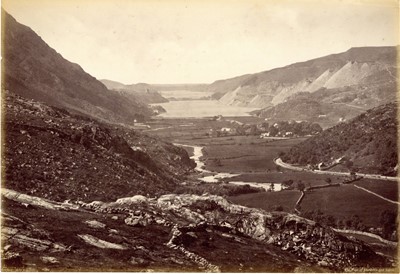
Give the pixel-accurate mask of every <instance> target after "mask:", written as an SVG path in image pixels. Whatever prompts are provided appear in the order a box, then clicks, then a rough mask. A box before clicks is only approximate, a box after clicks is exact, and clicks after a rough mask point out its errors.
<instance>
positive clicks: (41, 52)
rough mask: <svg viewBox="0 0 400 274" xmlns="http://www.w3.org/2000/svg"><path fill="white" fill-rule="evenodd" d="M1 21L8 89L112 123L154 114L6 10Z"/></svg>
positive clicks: (129, 120) (4, 82)
mask: <svg viewBox="0 0 400 274" xmlns="http://www.w3.org/2000/svg"><path fill="white" fill-rule="evenodd" d="M2 19H3V29H2V38H3V52H2V55H3V68H4V77H3V82H2V85H3V87H4V88H5V89H6V90H12V91H13V92H15V93H17V94H19V95H21V96H23V97H26V98H31V99H35V100H38V101H41V102H45V103H47V104H50V105H53V106H57V107H62V108H66V109H69V110H71V111H74V112H76V113H80V114H84V115H88V116H91V117H95V118H97V119H100V120H103V121H107V122H111V123H126V124H130V123H132V122H133V121H134V120H135V119H136V120H141V119H145V118H146V117H149V116H151V115H152V114H153V111H152V110H151V109H150V108H148V107H147V106H146V105H145V104H143V103H140V102H138V101H137V100H136V99H135V97H134V96H131V95H129V94H127V93H120V92H116V91H110V90H108V89H107V88H106V86H104V85H103V84H102V83H101V82H100V81H98V80H96V78H94V77H92V76H91V75H89V74H88V73H86V72H85V71H84V70H83V69H82V68H81V67H80V66H79V65H78V64H74V63H71V62H69V61H68V60H66V59H64V58H63V57H62V56H61V55H60V54H59V53H57V52H56V51H55V50H54V49H52V48H51V47H49V46H48V45H47V44H46V43H45V42H44V41H43V40H42V39H41V38H40V37H39V36H38V35H37V34H36V33H35V32H34V31H32V30H31V29H30V28H29V27H27V26H24V25H22V24H20V23H18V22H17V21H16V20H15V19H14V18H13V17H12V16H10V15H9V14H8V13H6V12H5V11H4V10H2Z"/></svg>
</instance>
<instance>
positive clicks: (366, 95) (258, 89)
mask: <svg viewBox="0 0 400 274" xmlns="http://www.w3.org/2000/svg"><path fill="white" fill-rule="evenodd" d="M396 55H397V49H396V47H361V48H351V49H349V50H348V51H346V52H344V53H339V54H332V55H329V56H325V57H321V58H317V59H313V60H309V61H306V62H301V63H295V64H292V65H289V66H286V67H282V68H276V69H272V70H269V71H264V72H260V73H255V74H247V75H243V76H239V77H235V78H232V79H227V80H219V81H216V82H214V83H212V84H211V85H210V86H209V87H208V90H209V91H212V92H214V95H213V97H214V98H215V99H219V100H220V101H221V102H223V103H225V104H228V105H236V106H249V107H260V108H263V109H262V110H261V111H259V112H256V114H258V115H260V116H261V117H265V118H275V116H281V115H285V116H287V117H288V119H296V117H299V116H298V114H299V113H301V114H302V116H303V117H302V119H310V118H313V117H314V115H322V116H324V115H326V116H328V114H329V113H326V112H324V110H325V108H326V107H328V109H329V104H330V105H331V106H330V107H331V108H332V109H333V112H332V115H333V116H335V118H334V119H335V120H334V119H333V118H332V119H330V121H328V122H331V123H332V122H336V123H337V122H338V120H336V118H341V117H342V116H343V115H341V114H342V113H344V114H346V113H348V115H347V117H342V118H352V117H354V116H355V115H356V114H359V113H360V112H359V111H357V109H361V110H366V109H368V108H371V107H374V106H377V105H379V104H382V103H387V102H390V101H393V100H394V99H395V97H396ZM299 93H303V94H302V96H301V97H296V95H297V94H299ZM304 93H307V94H308V96H305V94H304ZM298 99H300V101H299V100H298ZM321 99H322V101H321ZM286 102H287V104H286V105H285V103H286ZM281 104H283V105H281ZM332 104H334V105H332ZM293 107H295V108H293ZM309 107H311V109H309ZM328 111H329V110H328ZM307 112H309V113H307ZM314 118H315V117H314ZM328 118H329V116H328Z"/></svg>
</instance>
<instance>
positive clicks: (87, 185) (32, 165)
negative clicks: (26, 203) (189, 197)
mask: <svg viewBox="0 0 400 274" xmlns="http://www.w3.org/2000/svg"><path fill="white" fill-rule="evenodd" d="M4 93H5V94H6V97H5V102H4V103H5V108H4V109H5V111H6V119H5V124H4V130H5V132H6V136H5V149H4V162H3V163H4V165H5V170H4V171H5V172H4V174H5V181H6V182H7V183H6V186H7V188H10V189H13V190H17V191H19V192H22V193H26V194H34V195H35V196H39V197H44V198H51V199H53V200H56V201H64V200H66V199H73V200H84V201H91V200H95V199H101V200H113V199H116V198H118V197H121V196H125V195H134V194H143V195H148V194H150V195H155V194H157V193H168V192H170V191H172V190H173V189H175V187H176V185H177V184H178V182H180V180H182V177H183V176H184V174H185V173H187V172H188V171H189V170H191V169H192V168H193V166H194V162H193V161H191V160H190V159H189V157H188V155H187V153H186V151H185V150H183V149H181V148H178V147H175V146H173V145H172V144H169V143H165V142H162V141H160V140H158V139H154V138H151V137H148V136H146V135H142V134H139V133H138V132H136V131H133V130H130V129H128V128H125V127H117V126H112V127H111V126H108V125H106V124H102V123H99V122H96V121H95V120H93V119H90V118H86V117H83V116H79V115H73V114H71V113H69V112H68V111H65V110H63V109H57V108H54V107H49V106H46V105H44V104H41V103H39V102H37V101H34V100H28V99H25V98H23V97H20V96H18V95H15V94H14V93H12V92H11V91H4Z"/></svg>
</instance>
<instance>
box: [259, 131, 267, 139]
mask: <svg viewBox="0 0 400 274" xmlns="http://www.w3.org/2000/svg"><path fill="white" fill-rule="evenodd" d="M267 137H269V132H266V133H261V134H260V139H264V138H267Z"/></svg>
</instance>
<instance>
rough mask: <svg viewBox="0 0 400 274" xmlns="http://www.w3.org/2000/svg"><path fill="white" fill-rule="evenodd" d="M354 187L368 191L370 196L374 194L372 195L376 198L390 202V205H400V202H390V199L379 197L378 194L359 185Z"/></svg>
mask: <svg viewBox="0 0 400 274" xmlns="http://www.w3.org/2000/svg"><path fill="white" fill-rule="evenodd" d="M353 186H355V187H356V188H359V189H362V190H364V191H366V192H368V193H370V194H372V195H375V196H376V197H379V198H381V199H383V200H385V201H388V202H389V203H392V204H396V205H400V202H396V201H392V200H390V199H388V198H385V197H383V196H381V195H379V194H378V193H375V192H372V191H371V190H368V189H366V188H363V187H361V186H358V185H353Z"/></svg>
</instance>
